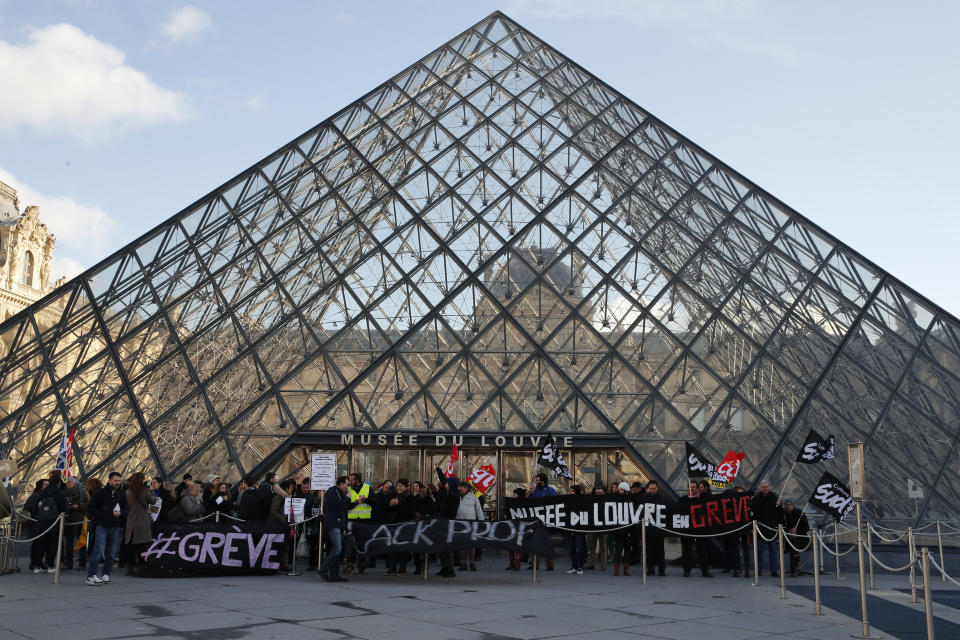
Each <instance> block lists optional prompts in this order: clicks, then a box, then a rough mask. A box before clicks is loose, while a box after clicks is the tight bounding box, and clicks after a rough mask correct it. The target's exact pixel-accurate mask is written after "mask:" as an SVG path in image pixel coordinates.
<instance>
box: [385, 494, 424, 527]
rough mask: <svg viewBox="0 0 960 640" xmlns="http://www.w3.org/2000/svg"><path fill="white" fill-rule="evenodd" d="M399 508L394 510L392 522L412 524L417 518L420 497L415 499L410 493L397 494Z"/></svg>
mask: <svg viewBox="0 0 960 640" xmlns="http://www.w3.org/2000/svg"><path fill="white" fill-rule="evenodd" d="M395 497H396V498H397V506H396V507H394V508H393V520H391V522H410V521H411V520H416V518H417V506H418V500H419V499H420V498H419V497H417V498H414V497H413V496H412V495H410V492H409V491H407V492H406V493H403V494H401V493H399V492H397V494H396V496H395Z"/></svg>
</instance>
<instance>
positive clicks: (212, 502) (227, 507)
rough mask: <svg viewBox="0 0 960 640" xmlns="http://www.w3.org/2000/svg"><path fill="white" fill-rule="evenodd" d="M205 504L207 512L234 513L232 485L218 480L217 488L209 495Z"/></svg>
mask: <svg viewBox="0 0 960 640" xmlns="http://www.w3.org/2000/svg"><path fill="white" fill-rule="evenodd" d="M203 506H204V509H205V510H206V512H207V513H220V514H221V515H222V514H224V513H225V514H227V515H232V514H233V500H232V499H231V498H230V485H228V484H227V483H225V482H218V483H217V484H216V488H215V489H213V491H212V492H211V493H210V495H209V496H207V499H206V500H205V501H204V505H203Z"/></svg>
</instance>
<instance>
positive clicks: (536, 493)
mask: <svg viewBox="0 0 960 640" xmlns="http://www.w3.org/2000/svg"><path fill="white" fill-rule="evenodd" d="M555 495H557V490H556V489H554V488H553V487H551V486H550V485H549V484H547V474H545V473H538V474H537V475H536V476H534V486H533V491H532V492H531V493H530V497H531V498H551V497H553V496H555ZM538 561H539V558H535V559H534V562H538ZM527 569H533V563H531V564H530V565H529V566H528V567H527ZM547 571H553V558H547Z"/></svg>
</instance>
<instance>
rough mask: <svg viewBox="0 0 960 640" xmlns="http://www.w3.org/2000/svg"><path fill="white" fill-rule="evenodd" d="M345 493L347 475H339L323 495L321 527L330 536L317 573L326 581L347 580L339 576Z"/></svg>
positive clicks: (347, 504)
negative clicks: (326, 550)
mask: <svg viewBox="0 0 960 640" xmlns="http://www.w3.org/2000/svg"><path fill="white" fill-rule="evenodd" d="M346 493H347V477H346V476H340V477H339V478H337V483H336V484H335V485H334V486H332V487H330V488H329V489H327V492H326V494H324V496H323V529H324V531H325V532H326V534H327V536H328V537H329V538H330V549H329V551H328V552H327V557H326V559H325V560H324V561H323V563H322V564H321V565H320V569H318V570H317V574H318V575H319V576H320V577H321V578H323V579H324V580H326V581H327V582H346V581H347V579H346V578H343V577H341V576H340V556H341V555H342V553H343V532H344V531H345V530H346V528H347V508H348V507H349V505H350V500H349V498H348V497H347V495H346Z"/></svg>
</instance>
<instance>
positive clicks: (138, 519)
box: [123, 473, 157, 575]
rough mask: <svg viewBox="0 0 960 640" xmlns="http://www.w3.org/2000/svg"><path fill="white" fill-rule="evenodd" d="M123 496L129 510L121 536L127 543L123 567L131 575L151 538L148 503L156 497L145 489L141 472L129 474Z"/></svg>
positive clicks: (151, 502)
mask: <svg viewBox="0 0 960 640" xmlns="http://www.w3.org/2000/svg"><path fill="white" fill-rule="evenodd" d="M125 496H126V499H127V505H128V507H129V511H128V512H127V523H126V528H125V532H124V536H123V542H124V544H126V545H128V552H127V558H126V560H125V561H124V568H125V569H126V573H127V575H133V573H134V572H135V571H136V567H137V565H138V564H142V563H143V558H142V557H141V556H140V554H141V553H142V552H143V551H145V550H146V548H147V545H149V544H150V542H151V541H152V540H153V535H152V533H151V531H150V524H151V520H150V505H152V504H153V503H155V502H156V501H157V497H156V496H155V495H153V492H152V491H148V490H147V486H146V478H144V475H143V474H142V473H135V474H133V475H132V476H130V480H129V482H128V483H127V491H126V494H125Z"/></svg>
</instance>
